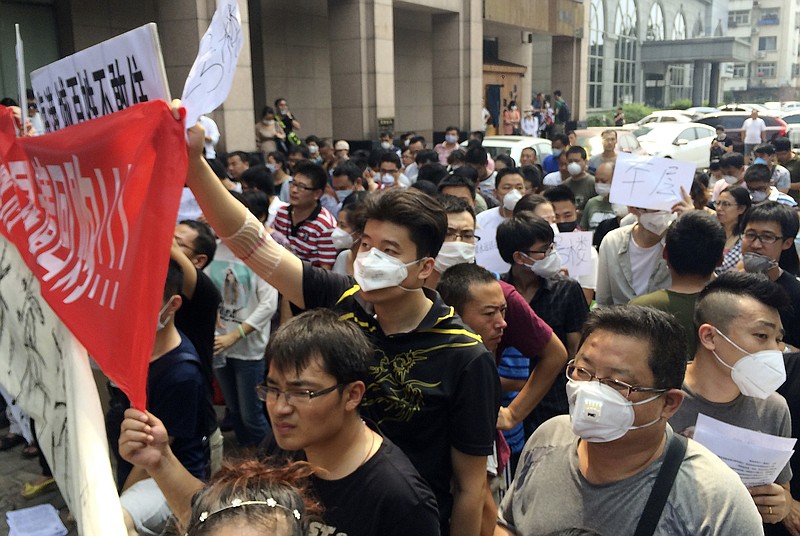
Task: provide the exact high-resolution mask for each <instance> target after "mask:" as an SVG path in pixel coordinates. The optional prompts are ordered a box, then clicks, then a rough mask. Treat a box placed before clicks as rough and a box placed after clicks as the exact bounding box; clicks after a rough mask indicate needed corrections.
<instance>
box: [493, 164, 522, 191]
mask: <svg viewBox="0 0 800 536" xmlns="http://www.w3.org/2000/svg"><path fill="white" fill-rule="evenodd" d="M509 175H519V176H520V177H522V178H523V181H524V180H525V175H523V174H522V170H521V169H519V168H518V167H507V168H503V169H501V170H500V171H498V172H497V173H495V175H494V187H495V188H499V187H500V181H502V180H503V179H505V178H506V177H508V176H509Z"/></svg>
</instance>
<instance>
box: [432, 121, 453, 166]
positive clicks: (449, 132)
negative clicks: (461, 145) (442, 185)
mask: <svg viewBox="0 0 800 536" xmlns="http://www.w3.org/2000/svg"><path fill="white" fill-rule="evenodd" d="M456 149H458V127H447V128H446V129H444V141H443V142H442V143H438V144H436V145H434V147H433V150H434V151H435V152H436V154H437V155H439V163H440V164H442V165H443V166H446V165H447V164H448V162H447V159H448V157H449V156H450V154H451V153H452V152H453V151H455V150H456Z"/></svg>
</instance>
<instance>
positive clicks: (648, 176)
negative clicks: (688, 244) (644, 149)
mask: <svg viewBox="0 0 800 536" xmlns="http://www.w3.org/2000/svg"><path fill="white" fill-rule="evenodd" d="M694 171H695V165H694V164H693V163H691V162H682V161H680V160H673V159H672V158H658V157H655V156H641V155H634V154H629V153H620V154H619V155H618V156H617V164H616V166H615V167H614V179H613V181H612V182H611V194H610V196H609V201H611V202H612V203H618V204H620V205H627V206H629V207H637V208H648V209H655V210H667V211H669V210H672V207H673V206H674V205H675V203H677V202H679V201H681V200H682V199H683V196H682V195H681V187H683V188H684V189H685V190H686V191H687V192H688V191H689V190H690V189H691V186H692V180H694Z"/></svg>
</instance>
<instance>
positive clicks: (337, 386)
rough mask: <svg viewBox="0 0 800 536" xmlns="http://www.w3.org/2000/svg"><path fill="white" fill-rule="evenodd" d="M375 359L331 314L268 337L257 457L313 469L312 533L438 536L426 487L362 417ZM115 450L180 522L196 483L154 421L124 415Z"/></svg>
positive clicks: (316, 314)
mask: <svg viewBox="0 0 800 536" xmlns="http://www.w3.org/2000/svg"><path fill="white" fill-rule="evenodd" d="M372 354H373V348H372V346H371V345H370V343H369V341H368V340H367V338H366V336H365V335H364V334H363V333H362V332H361V331H360V330H359V328H358V327H357V326H356V325H355V324H353V323H351V322H343V321H341V320H339V317H338V315H337V314H336V313H334V312H332V311H327V310H323V309H316V310H314V311H309V312H306V313H303V314H301V315H299V316H297V317H295V318H293V319H291V320H290V321H289V322H287V323H286V324H285V325H284V326H282V327H281V329H279V330H278V331H277V332H275V334H274V335H273V336H272V338H271V339H270V342H269V346H268V347H267V360H268V363H269V365H268V370H267V377H266V383H265V384H262V385H259V386H258V388H257V392H258V394H259V397H260V398H261V399H263V400H264V402H265V403H266V407H267V412H268V413H269V416H270V420H271V421H272V430H273V433H274V437H273V438H271V439H268V440H267V441H265V443H264V445H263V449H262V452H260V454H261V455H269V456H271V458H270V459H271V462H272V463H276V464H279V465H282V464H284V463H286V462H287V461H291V460H296V459H303V460H306V461H308V462H309V463H310V464H311V465H312V466H313V467H315V468H316V471H315V473H314V475H313V476H311V477H310V485H311V488H312V491H313V493H314V495H315V496H316V498H317V499H319V501H320V502H321V503H322V506H323V510H324V514H323V516H322V520H321V521H313V522H312V524H311V526H310V528H309V529H310V530H309V534H320V535H322V534H349V535H351V536H356V535H363V536H373V535H374V536H379V535H380V536H382V535H398V536H399V535H401V534H415V535H417V534H419V535H423V536H435V535H438V534H439V520H438V513H437V509H436V501H435V499H434V496H433V493H432V492H431V490H430V488H429V487H428V485H427V484H426V483H425V481H424V480H423V479H422V477H420V476H419V473H417V471H416V469H414V466H413V465H412V464H411V462H410V461H409V460H408V458H407V457H406V456H405V455H404V454H403V452H402V451H401V450H400V449H399V448H398V447H397V446H395V445H394V443H392V442H391V441H390V440H389V439H388V438H386V437H385V436H383V435H382V434H381V432H380V431H379V430H378V428H377V426H375V424H374V423H372V422H368V421H365V420H362V419H361V417H360V415H359V405H360V404H361V400H362V398H363V396H364V392H365V391H366V383H367V382H368V378H369V371H368V367H369V363H370V361H371V359H372ZM120 451H121V453H122V455H123V456H124V457H125V458H126V459H128V460H130V461H131V462H132V463H134V464H137V465H139V466H141V467H142V468H143V469H146V470H147V471H148V473H149V474H150V475H152V477H153V478H154V480H155V481H156V483H157V484H158V485H159V487H160V488H161V489H162V490H164V492H165V495H166V496H167V498H168V499H169V501H170V503H169V504H170V507H171V509H172V511H173V512H174V513H175V514H176V515H177V516H178V517H179V518H181V519H183V520H184V521H185V520H186V517H185V516H186V515H187V514H188V513H189V511H190V509H191V501H192V496H193V494H194V493H195V492H197V491H198V490H200V489H202V487H203V483H202V482H201V481H200V480H198V479H196V478H194V477H193V476H192V475H191V474H190V473H188V472H187V471H186V470H185V469H184V468H183V466H181V464H180V463H179V462H178V460H177V459H175V456H174V454H173V453H172V449H171V448H170V445H169V443H168V441H167V431H166V430H165V429H164V425H163V424H162V423H161V421H159V420H158V418H157V417H156V416H154V415H151V414H145V413H141V412H139V411H137V410H129V411H128V412H127V413H126V419H125V421H124V423H123V425H122V436H121V438H120Z"/></svg>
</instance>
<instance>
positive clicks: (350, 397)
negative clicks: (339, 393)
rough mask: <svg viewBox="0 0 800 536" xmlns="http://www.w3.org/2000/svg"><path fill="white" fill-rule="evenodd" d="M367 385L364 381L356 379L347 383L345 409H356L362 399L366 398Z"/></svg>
mask: <svg viewBox="0 0 800 536" xmlns="http://www.w3.org/2000/svg"><path fill="white" fill-rule="evenodd" d="M366 390H367V386H366V385H364V382H362V381H355V382H352V383H350V384H348V385H347V387H345V389H344V393H343V394H344V398H345V409H347V410H348V411H356V410H357V408H358V406H359V405H360V404H361V399H362V398H364V392H365V391H366Z"/></svg>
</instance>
